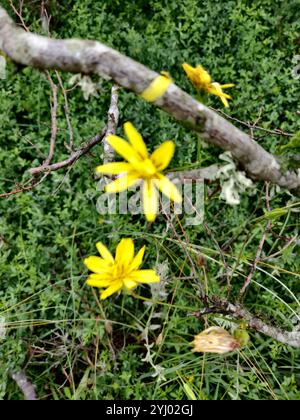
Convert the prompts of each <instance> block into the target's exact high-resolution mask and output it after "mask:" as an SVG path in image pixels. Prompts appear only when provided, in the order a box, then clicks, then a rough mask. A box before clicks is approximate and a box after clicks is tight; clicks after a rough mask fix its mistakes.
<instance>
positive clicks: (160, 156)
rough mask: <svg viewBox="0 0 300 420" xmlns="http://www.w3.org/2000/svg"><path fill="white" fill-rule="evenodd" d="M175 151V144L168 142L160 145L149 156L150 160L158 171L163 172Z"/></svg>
mask: <svg viewBox="0 0 300 420" xmlns="http://www.w3.org/2000/svg"><path fill="white" fill-rule="evenodd" d="M174 151H175V144H174V143H173V142H172V141H171V140H169V141H165V142H164V143H163V144H161V145H160V146H159V147H158V148H157V149H156V150H155V151H154V152H153V153H152V155H151V160H152V162H153V163H154V165H155V167H156V169H157V170H158V171H163V170H164V169H165V168H166V167H167V166H168V165H169V163H170V161H171V159H172V157H173V155H174Z"/></svg>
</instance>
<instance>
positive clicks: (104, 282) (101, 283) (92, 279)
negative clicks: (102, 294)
mask: <svg viewBox="0 0 300 420" xmlns="http://www.w3.org/2000/svg"><path fill="white" fill-rule="evenodd" d="M86 284H88V285H89V286H92V287H100V288H101V287H108V286H109V285H110V284H111V279H109V278H107V277H106V278H103V276H102V275H101V274H91V275H90V276H89V277H88V279H87V281H86Z"/></svg>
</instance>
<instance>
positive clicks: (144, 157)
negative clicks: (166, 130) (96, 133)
mask: <svg viewBox="0 0 300 420" xmlns="http://www.w3.org/2000/svg"><path fill="white" fill-rule="evenodd" d="M124 131H125V134H126V136H127V138H128V140H129V142H127V141H126V140H124V139H122V138H121V137H118V136H115V135H109V136H108V138H107V141H108V143H109V144H110V145H111V147H112V148H113V149H114V150H115V151H116V152H117V153H118V154H119V155H121V156H122V157H123V158H124V159H125V160H126V161H127V162H113V163H107V164H105V165H101V166H98V167H97V168H96V171H97V172H98V173H103V174H108V175H117V174H118V175H120V177H119V178H118V179H116V180H115V181H113V182H111V183H110V184H108V185H107V186H106V188H105V190H106V192H108V193H116V192H120V191H124V190H126V189H127V188H129V187H131V186H132V185H135V184H137V183H138V182H139V181H142V199H143V208H144V213H145V215H146V218H147V220H148V221H149V222H153V221H154V220H155V217H156V214H157V212H158V194H157V190H160V191H162V193H163V194H165V195H166V196H167V197H169V198H170V199H171V200H173V201H174V202H176V203H180V202H181V200H182V198H181V195H180V193H179V191H178V189H177V188H176V186H175V185H174V184H173V183H172V182H171V181H170V180H169V179H168V178H167V177H165V176H164V175H163V174H162V171H163V170H164V169H166V168H167V166H168V165H169V163H170V161H171V159H172V157H173V154H174V149H175V145H174V143H173V142H172V141H165V142H164V143H163V144H161V145H160V146H159V147H158V148H157V149H156V150H155V151H154V152H153V153H152V154H151V155H149V154H148V151H147V147H146V145H145V143H144V140H143V138H142V136H141V135H140V134H139V133H138V131H137V130H136V129H135V128H134V126H133V125H132V124H131V123H130V122H127V123H125V124H124Z"/></svg>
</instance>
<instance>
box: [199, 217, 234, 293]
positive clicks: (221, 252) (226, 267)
mask: <svg viewBox="0 0 300 420" xmlns="http://www.w3.org/2000/svg"><path fill="white" fill-rule="evenodd" d="M204 227H205V230H206V232H207V233H208V235H209V236H210V237H211V239H212V241H213V242H214V243H215V245H216V247H217V248H218V251H219V253H220V255H221V258H222V261H223V265H224V267H225V271H226V282H227V290H228V293H229V292H230V288H231V285H230V273H229V267H228V264H227V262H226V260H225V255H224V252H223V250H222V249H221V247H220V245H219V243H218V241H217V240H216V238H215V237H214V234H213V233H212V231H211V229H210V228H209V227H208V225H207V224H206V223H204Z"/></svg>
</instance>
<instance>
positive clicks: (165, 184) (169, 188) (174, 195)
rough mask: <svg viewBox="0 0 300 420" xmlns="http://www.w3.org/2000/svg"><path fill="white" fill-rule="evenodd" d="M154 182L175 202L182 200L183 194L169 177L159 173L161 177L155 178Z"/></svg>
mask: <svg viewBox="0 0 300 420" xmlns="http://www.w3.org/2000/svg"><path fill="white" fill-rule="evenodd" d="M154 183H155V185H156V186H157V187H158V189H159V190H160V191H161V192H162V193H163V194H164V195H166V196H167V197H168V198H170V199H171V200H172V201H174V202H175V203H181V202H182V196H181V194H180V192H179V190H178V189H177V187H176V186H175V185H174V184H173V182H172V181H170V180H169V179H168V178H167V177H165V176H164V175H161V174H159V178H158V179H155V180H154Z"/></svg>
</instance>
